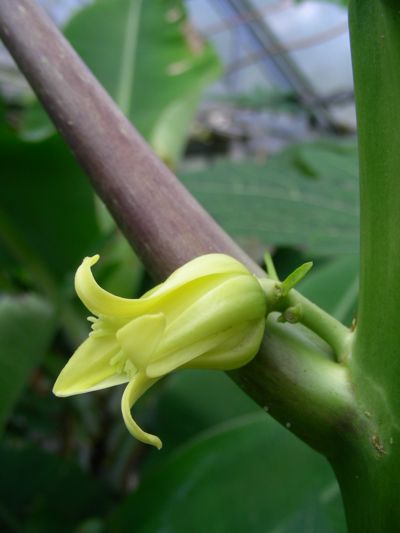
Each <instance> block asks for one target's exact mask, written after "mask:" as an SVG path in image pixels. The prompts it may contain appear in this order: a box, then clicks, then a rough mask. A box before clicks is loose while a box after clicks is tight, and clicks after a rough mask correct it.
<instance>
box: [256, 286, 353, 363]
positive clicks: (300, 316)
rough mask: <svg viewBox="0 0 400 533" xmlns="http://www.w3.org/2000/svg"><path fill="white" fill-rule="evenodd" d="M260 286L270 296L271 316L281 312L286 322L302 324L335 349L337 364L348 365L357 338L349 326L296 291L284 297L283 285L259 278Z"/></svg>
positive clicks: (268, 300) (268, 297)
mask: <svg viewBox="0 0 400 533" xmlns="http://www.w3.org/2000/svg"><path fill="white" fill-rule="evenodd" d="M259 282H260V283H261V285H262V287H263V290H264V293H265V295H266V298H267V302H268V308H269V312H272V311H279V312H281V313H282V318H283V320H282V321H283V322H291V323H297V322H300V323H301V324H303V326H305V327H306V328H308V329H309V330H311V331H313V332H314V333H315V334H316V335H318V336H319V337H320V338H321V339H323V340H324V341H325V342H326V343H327V344H328V345H329V346H330V347H331V348H332V349H333V351H334V355H335V358H336V360H337V361H339V362H345V361H347V359H348V357H349V355H350V350H351V344H352V337H353V334H352V332H351V331H350V330H349V329H348V328H347V327H346V326H344V325H343V324H342V323H341V322H339V321H338V320H337V319H336V318H334V317H333V316H332V315H330V314H329V313H327V312H326V311H324V310H323V309H321V308H320V307H318V306H317V305H316V304H314V303H313V302H311V301H310V300H308V299H307V298H305V297H304V296H302V295H301V294H300V293H298V292H297V291H295V290H293V289H292V290H290V291H289V293H288V294H287V295H282V283H281V282H280V281H275V280H273V279H269V278H259Z"/></svg>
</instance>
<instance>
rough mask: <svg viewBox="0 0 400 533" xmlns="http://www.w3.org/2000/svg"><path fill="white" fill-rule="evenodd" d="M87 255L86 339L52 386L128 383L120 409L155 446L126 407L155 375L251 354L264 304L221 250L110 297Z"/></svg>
mask: <svg viewBox="0 0 400 533" xmlns="http://www.w3.org/2000/svg"><path fill="white" fill-rule="evenodd" d="M98 260H99V256H98V255H95V256H93V257H86V258H85V259H84V260H83V262H82V264H81V265H80V267H79V268H78V270H77V272H76V276H75V289H76V292H77V294H78V296H79V298H80V299H81V301H82V303H83V304H84V305H85V306H86V307H87V308H88V309H89V311H90V312H91V313H92V314H93V315H94V316H90V317H89V318H88V320H89V321H90V322H91V323H92V326H91V329H92V331H91V332H90V334H89V336H88V338H87V339H86V340H85V341H84V342H83V343H82V344H81V345H80V346H79V347H78V349H77V350H76V352H75V353H74V354H73V355H72V357H71V358H70V360H69V361H68V362H67V364H66V366H65V367H64V368H63V370H62V371H61V373H60V375H59V376H58V379H57V381H56V383H55V385H54V389H53V392H54V394H55V395H57V396H71V395H74V394H81V393H85V392H89V391H94V390H98V389H103V388H106V387H112V386H114V385H119V384H122V383H127V386H126V388H125V391H124V393H123V395H122V400H121V409H122V416H123V419H124V421H125V424H126V426H127V428H128V430H129V431H130V433H131V434H132V435H133V436H134V437H136V438H137V439H139V440H140V441H142V442H145V443H148V444H152V445H153V446H156V447H157V448H158V449H160V448H161V446H162V443H161V441H160V439H159V438H158V437H156V436H155V435H151V434H149V433H146V432H145V431H143V430H142V429H141V428H140V427H139V426H138V424H137V423H136V422H135V421H134V420H133V418H132V414H131V409H132V407H133V405H134V404H135V402H136V401H137V400H138V398H140V396H141V395H142V394H144V393H145V392H146V390H147V389H149V387H151V386H152V385H153V384H154V383H156V381H158V380H159V379H160V378H162V377H163V376H165V375H166V374H168V373H170V372H172V371H173V370H176V369H177V368H199V369H201V368H207V369H218V370H232V369H234V368H238V367H240V366H242V365H245V364H246V363H248V362H249V361H250V360H251V359H252V358H253V357H254V356H255V355H256V353H257V351H258V348H259V346H260V344H261V340H262V337H263V333H264V328H265V316H266V313H267V304H266V298H265V294H264V292H263V289H262V287H261V284H260V282H259V281H258V279H257V278H256V277H255V276H254V275H253V274H251V273H250V272H249V271H248V270H247V269H246V268H245V267H244V266H243V265H242V264H241V263H240V262H238V261H236V260H235V259H233V258H232V257H229V256H227V255H223V254H209V255H203V256H200V257H197V258H196V259H194V260H192V261H190V262H188V263H186V264H185V265H183V266H182V267H181V268H178V269H177V270H176V271H175V272H174V273H173V274H172V275H171V276H170V277H169V278H168V279H167V280H166V281H164V282H163V283H161V284H160V285H158V286H156V287H155V288H153V289H152V290H150V291H149V292H147V293H146V294H144V295H143V296H142V297H141V298H139V299H127V298H121V297H119V296H114V295H113V294H110V293H109V292H107V291H105V290H104V289H102V288H101V287H100V286H99V285H98V284H97V282H96V281H95V279H94V277H93V274H92V270H91V268H92V266H93V265H95V264H96V263H97V261H98Z"/></svg>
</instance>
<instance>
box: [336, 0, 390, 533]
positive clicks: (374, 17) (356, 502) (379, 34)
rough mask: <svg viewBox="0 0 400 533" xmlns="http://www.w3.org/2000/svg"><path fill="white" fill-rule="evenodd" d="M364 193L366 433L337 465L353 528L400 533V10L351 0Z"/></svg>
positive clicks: (357, 374) (355, 368) (360, 387)
mask: <svg viewBox="0 0 400 533" xmlns="http://www.w3.org/2000/svg"><path fill="white" fill-rule="evenodd" d="M350 33H351V46H352V58H353V67H354V68H353V70H354V81H355V95H356V104H357V121H358V137H359V157H360V191H361V272H360V296H359V306H358V321H357V327H356V332H355V339H354V340H355V342H354V344H353V349H352V353H351V358H350V360H349V371H350V377H351V382H352V386H353V390H354V393H355V397H356V401H357V404H358V410H359V412H360V413H362V414H364V418H365V420H364V421H365V426H364V429H363V430H362V431H360V432H358V433H357V435H356V436H354V435H353V437H352V438H351V439H347V440H346V439H345V441H344V443H343V444H344V445H343V446H339V450H340V451H339V453H338V454H337V455H336V456H334V457H332V459H331V461H332V466H333V468H334V470H335V472H336V474H337V477H338V479H339V483H340V486H341V490H342V495H343V500H344V504H345V508H346V514H347V520H348V524H349V529H350V531H352V532H357V533H376V532H385V533H387V532H389V533H390V532H396V531H398V530H399V524H400V506H399V505H398V495H399V478H400V388H399V375H400V327H399V320H398V315H399V309H400V247H399V244H400V239H399V235H400V234H399V228H400V209H399V205H400V149H399V140H400V139H399V133H398V132H399V128H398V125H399V124H400V9H399V2H398V0H351V1H350Z"/></svg>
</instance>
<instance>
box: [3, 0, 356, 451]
mask: <svg viewBox="0 0 400 533" xmlns="http://www.w3.org/2000/svg"><path fill="white" fill-rule="evenodd" d="M0 36H1V37H2V39H3V41H4V43H5V45H6V46H7V48H8V49H9V51H10V52H11V54H12V55H13V57H14V59H15V60H16V62H17V64H18V65H19V67H20V69H21V71H22V72H23V73H24V74H25V76H26V78H27V79H28V81H29V83H30V84H31V86H32V88H33V89H34V91H35V92H36V94H37V96H38V97H39V99H40V100H41V102H42V104H43V106H44V107H45V108H46V110H47V112H48V114H49V115H50V117H51V118H52V120H53V122H54V123H55V125H56V126H57V128H58V131H59V132H60V133H61V135H62V136H63V137H64V139H65V141H66V142H67V144H68V145H69V147H70V148H71V150H72V151H73V152H74V154H75V156H76V158H77V159H78V161H79V163H80V164H81V166H82V167H83V168H84V170H85V171H86V173H87V174H88V175H89V176H90V178H91V181H92V184H93V187H94V189H95V190H96V192H97V193H98V194H99V196H100V197H101V198H102V199H103V201H104V203H105V204H106V205H107V207H108V209H109V210H110V211H111V213H112V215H113V216H114V218H115V220H116V221H117V223H118V225H119V227H120V228H121V229H122V231H123V232H124V234H125V235H126V237H127V238H128V240H129V241H130V243H131V244H132V246H133V247H134V248H135V250H136V252H137V253H138V255H139V256H140V257H141V259H142V260H143V262H144V264H145V265H146V267H147V268H148V269H149V271H150V272H151V273H152V274H153V275H154V276H155V277H156V278H158V279H163V278H165V277H166V276H167V275H168V274H169V273H171V272H172V271H173V270H175V269H176V268H177V267H178V266H180V265H182V264H183V263H185V262H187V261H188V260H190V259H192V258H194V257H196V256H199V255H202V254H205V253H209V252H223V253H227V254H229V255H231V256H234V257H236V258H237V259H239V260H240V261H242V262H243V263H244V264H246V265H247V267H248V268H249V269H250V270H252V271H253V272H254V273H257V275H262V271H261V269H260V268H259V267H258V266H257V265H256V264H255V263H254V262H253V261H252V260H251V259H250V258H249V257H248V256H247V255H246V254H245V253H244V252H243V251H242V250H241V249H240V248H239V247H238V246H237V245H236V244H235V243H234V242H233V241H232V239H231V238H230V237H229V236H228V235H226V233H225V232H224V231H223V230H222V229H221V228H220V227H219V226H218V225H217V224H216V223H215V221H214V220H213V219H212V218H211V217H210V216H209V215H208V213H207V212H206V211H205V210H204V209H203V208H202V207H201V206H200V205H199V204H198V203H197V201H196V200H195V199H194V198H193V197H192V196H191V195H190V193H189V192H188V191H187V190H186V189H185V188H184V187H183V185H182V184H181V183H180V182H179V181H178V180H177V178H176V177H175V176H174V175H173V174H172V173H171V171H170V170H169V169H168V168H167V167H166V166H165V165H164V164H163V163H162V162H161V161H160V160H159V159H158V158H157V157H156V156H155V155H154V153H153V152H152V151H151V149H150V148H149V146H148V145H147V144H146V143H145V141H144V140H143V139H142V137H141V136H140V135H139V134H138V132H137V131H136V130H135V128H134V127H133V126H132V125H131V123H130V122H129V121H128V120H127V119H126V118H125V117H124V115H123V114H122V113H121V112H120V110H119V109H118V108H117V106H116V105H115V104H114V102H113V101H112V99H111V98H110V97H109V95H108V94H107V93H106V92H105V90H104V89H103V88H102V87H101V85H100V84H99V83H98V81H97V80H96V79H95V78H94V76H93V75H92V74H91V72H90V71H89V70H88V69H87V67H86V66H85V65H84V64H83V62H82V61H81V60H80V58H79V57H78V56H77V54H76V53H75V52H74V50H73V49H72V48H71V46H70V45H69V43H68V42H67V41H66V40H65V38H64V37H63V36H62V35H61V33H60V32H59V30H58V29H57V28H56V26H55V25H54V24H53V22H52V21H51V20H50V19H49V18H48V17H47V15H46V14H45V13H44V12H43V11H42V9H41V8H39V7H38V6H37V5H36V4H35V2H34V1H33V0H0ZM268 337H269V338H268ZM268 337H267V338H266V342H264V345H263V347H262V349H261V350H260V353H259V354H258V356H257V357H256V358H255V359H254V361H253V362H252V363H251V364H249V365H247V366H246V367H244V368H242V369H239V370H238V371H236V372H235V375H234V379H235V380H236V381H237V382H238V383H239V385H240V386H241V387H242V388H243V389H244V390H245V391H246V393H247V394H249V395H250V396H251V397H253V398H254V399H255V400H256V401H257V402H258V403H259V404H260V405H261V406H263V407H265V406H268V409H269V411H270V413H271V414H272V415H273V416H274V417H275V418H276V419H277V420H279V421H280V422H282V423H283V424H285V425H287V424H288V422H290V427H291V431H293V432H294V433H296V434H297V435H298V436H300V437H301V438H302V439H303V440H305V441H306V442H308V443H309V444H310V445H311V446H313V447H315V448H317V449H319V450H325V451H326V447H327V445H329V446H332V445H333V444H334V442H335V440H336V439H335V438H334V437H335V435H336V434H337V431H339V430H338V428H340V424H341V423H343V424H344V422H343V417H344V416H347V412H346V413H344V412H343V407H342V406H336V407H333V406H332V404H331V402H330V400H329V399H328V400H326V398H327V397H328V398H329V394H328V395H326V394H325V392H326V391H321V387H320V386H319V382H320V379H321V374H320V371H319V370H318V368H317V367H316V366H315V365H314V364H313V362H312V357H311V358H308V357H306V359H305V360H303V359H302V358H301V357H298V354H297V353H296V351H295V350H293V347H290V346H291V345H290V343H289V344H288V343H287V342H286V341H285V340H283V338H282V337H281V336H279V335H278V336H276V335H274V333H273V332H272V333H270V334H269V335H268ZM305 346H306V347H307V342H306V341H305ZM306 350H307V348H304V350H303V352H304V353H305V352H306ZM333 392H335V391H333ZM325 401H327V402H328V403H327V405H325ZM343 424H342V425H343ZM344 427H347V426H346V425H344Z"/></svg>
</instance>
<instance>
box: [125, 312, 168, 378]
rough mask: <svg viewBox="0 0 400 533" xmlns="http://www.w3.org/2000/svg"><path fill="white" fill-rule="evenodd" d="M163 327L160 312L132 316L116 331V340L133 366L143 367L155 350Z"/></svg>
mask: <svg viewBox="0 0 400 533" xmlns="http://www.w3.org/2000/svg"><path fill="white" fill-rule="evenodd" d="M164 329H165V317H164V315H163V314H162V313H158V314H156V315H144V316H141V317H139V318H134V319H133V320H131V321H130V322H128V324H126V325H125V326H123V327H122V328H121V329H119V330H118V332H117V335H116V336H117V340H118V342H119V344H120V346H121V348H122V351H123V352H124V355H125V357H127V358H129V360H130V361H132V363H133V364H134V365H135V367H136V368H137V369H138V370H139V371H140V370H141V369H143V368H145V367H146V366H147V365H148V363H149V360H150V358H151V356H152V355H153V353H154V352H155V350H156V348H157V346H158V344H159V342H160V339H161V337H162V335H163V333H164Z"/></svg>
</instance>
